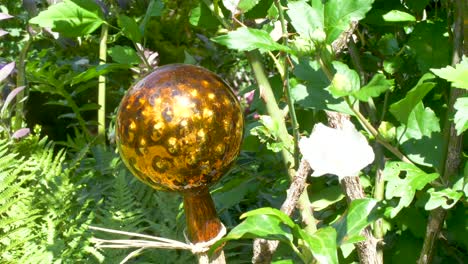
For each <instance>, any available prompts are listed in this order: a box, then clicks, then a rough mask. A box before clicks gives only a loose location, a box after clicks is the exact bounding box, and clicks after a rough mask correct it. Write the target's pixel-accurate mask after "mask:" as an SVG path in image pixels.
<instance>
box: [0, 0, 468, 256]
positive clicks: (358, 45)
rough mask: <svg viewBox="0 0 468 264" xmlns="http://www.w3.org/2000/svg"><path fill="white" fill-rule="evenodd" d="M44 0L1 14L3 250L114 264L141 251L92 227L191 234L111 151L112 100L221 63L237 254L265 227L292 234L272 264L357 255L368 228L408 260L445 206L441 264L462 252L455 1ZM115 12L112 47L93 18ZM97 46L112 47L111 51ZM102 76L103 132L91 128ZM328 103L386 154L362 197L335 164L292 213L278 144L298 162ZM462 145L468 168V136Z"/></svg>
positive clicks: (224, 216)
mask: <svg viewBox="0 0 468 264" xmlns="http://www.w3.org/2000/svg"><path fill="white" fill-rule="evenodd" d="M39 2H40V1H22V2H21V1H6V2H5V3H3V2H2V3H1V4H0V13H2V14H10V15H11V16H13V18H11V17H9V16H8V17H9V19H5V20H1V21H0V23H1V24H0V27H1V29H0V38H2V39H1V41H0V81H1V85H0V92H1V96H0V98H1V99H0V105H1V108H0V122H1V126H2V128H1V129H2V131H1V132H0V230H1V231H0V258H1V259H2V261H3V260H6V262H7V263H71V262H70V261H72V262H73V263H119V262H120V261H122V260H123V259H124V258H125V257H126V256H127V255H128V254H129V253H130V252H131V250H127V249H97V248H95V247H94V245H93V244H92V243H91V238H92V237H93V236H95V237H99V238H112V239H113V238H120V237H119V236H114V235H109V234H107V233H102V232H90V231H89V230H88V228H87V227H88V226H89V225H95V226H100V227H107V228H114V229H119V230H123V231H130V232H140V233H145V234H150V235H156V236H164V237H168V238H173V239H178V240H184V238H183V234H182V233H183V226H184V219H183V217H181V215H182V211H181V207H180V203H181V199H180V197H179V196H177V195H176V194H169V193H160V192H154V191H153V190H152V189H150V188H149V187H147V186H145V185H144V184H142V183H140V182H139V181H137V180H136V179H134V178H133V177H132V175H131V174H130V173H129V172H128V171H127V170H126V169H125V167H124V165H123V164H122V163H121V162H120V159H119V157H118V155H117V153H116V152H115V136H114V132H113V131H112V124H113V123H114V122H115V121H114V118H115V116H114V115H115V109H116V107H117V106H118V104H119V102H120V99H121V97H122V95H123V94H124V92H125V91H126V89H127V88H128V87H129V86H130V85H131V84H132V83H135V80H136V79H138V77H139V76H141V75H143V74H145V73H146V72H147V71H149V70H151V69H152V68H153V67H157V66H159V65H163V64H168V63H181V62H184V63H191V64H197V65H202V66H204V67H207V68H209V69H211V70H213V71H215V72H217V73H218V74H219V75H220V76H222V77H223V78H224V79H226V82H227V83H229V84H231V85H232V86H233V87H234V88H235V90H236V94H237V95H238V96H239V98H241V101H242V104H243V106H245V122H246V128H247V129H246V133H245V135H246V137H245V139H244V142H243V145H242V147H243V149H242V151H241V153H240V156H239V159H238V161H237V163H236V164H235V165H234V166H233V168H232V170H231V171H230V172H229V173H228V175H226V176H225V177H224V178H222V179H221V181H220V183H218V184H216V185H215V186H213V188H212V190H213V192H212V194H213V197H214V200H215V203H216V207H217V209H218V212H219V215H220V218H221V220H222V222H223V223H224V224H225V226H226V227H227V228H228V230H230V232H229V233H228V235H227V236H226V237H225V238H224V239H223V240H222V241H221V242H219V243H223V242H226V241H227V243H226V244H225V247H224V251H225V255H226V257H227V262H228V263H249V262H250V261H251V257H252V256H251V254H252V244H251V239H253V238H257V237H262V238H266V239H278V240H280V241H281V243H280V247H279V249H278V251H277V253H276V254H275V255H274V256H273V260H272V263H300V262H301V261H302V262H305V263H312V262H318V263H356V262H358V261H360V260H359V257H358V256H357V254H356V252H354V243H356V242H359V241H362V239H363V236H362V234H361V231H362V230H363V229H364V228H369V229H372V230H373V232H374V235H375V236H376V237H377V238H378V239H379V240H380V241H382V243H383V244H384V245H385V246H384V248H383V254H384V262H385V263H414V262H415V261H416V260H417V259H418V258H419V255H420V251H421V248H422V244H423V239H425V235H426V234H425V230H426V225H427V223H428V216H429V214H430V211H429V210H433V209H436V208H442V209H444V210H446V212H447V218H446V221H445V222H444V223H442V226H443V229H442V232H443V233H442V234H443V237H444V240H443V241H439V243H438V244H436V245H437V246H436V247H435V253H434V259H435V260H434V261H435V262H440V263H456V262H457V261H458V262H466V261H465V260H466V255H467V251H466V248H467V245H468V240H467V237H468V233H467V228H466V227H467V224H468V222H467V219H468V217H467V210H466V201H467V200H466V197H467V194H468V184H467V180H468V179H467V176H466V175H468V173H467V170H468V165H467V166H466V168H465V171H464V172H462V170H461V169H459V170H458V171H457V172H455V173H454V175H442V174H443V173H444V171H445V170H444V168H445V167H446V164H448V162H450V161H451V160H448V159H451V157H452V156H453V155H448V153H446V151H447V145H448V141H449V140H451V139H450V135H449V130H448V128H449V127H450V126H451V125H454V126H455V128H456V130H457V134H458V135H462V133H463V132H465V131H466V130H467V129H468V100H467V97H459V98H458V99H457V100H456V101H451V100H450V96H451V94H453V89H452V88H451V87H450V86H452V87H454V88H461V89H467V87H468V85H467V83H466V78H465V76H466V70H467V61H468V60H467V59H466V57H464V58H463V59H462V61H461V62H460V63H458V64H456V65H452V66H450V65H449V63H450V61H451V56H452V54H454V53H455V52H456V51H455V50H454V48H453V47H454V45H453V39H454V38H453V37H454V34H455V31H454V30H455V29H456V27H457V26H456V23H454V20H453V19H454V16H455V14H456V13H457V12H453V8H455V7H454V5H453V3H452V2H450V1H449V2H443V1H442V4H441V3H439V2H438V1H428V0H417V1H396V0H394V1H384V0H375V1H372V0H330V1H319V0H312V1H303V0H300V1H272V0H241V1H228V0H223V1H198V0H190V1H186V0H183V1H182V0H177V1H169V0H149V1H143V0H135V1H92V0H64V1H61V2H60V3H57V4H53V5H50V6H47V4H46V1H42V2H41V3H40V4H37V3H39ZM455 2H456V1H455ZM96 3H99V4H96ZM465 20H466V17H465ZM355 23H358V24H357V25H356V26H355V28H353V31H352V32H351V31H350V29H351V25H355ZM103 25H105V27H104V28H106V27H108V31H107V33H108V38H107V41H106V43H103V42H102V40H103V38H102V34H101V35H100V32H99V30H97V29H99V28H100V27H101V26H103ZM282 26H284V28H283V27H282ZM39 27H41V28H43V30H39ZM48 28H50V29H48ZM2 30H5V31H6V32H7V33H8V34H5V35H3V34H4V32H3V31H2ZM51 30H52V31H51ZM283 30H285V31H284V32H283ZM348 31H349V32H348ZM54 32H56V33H58V34H55V33H54ZM343 33H349V35H347V36H346V38H343V37H344V35H343ZM350 40H352V42H350ZM341 42H346V43H341ZM100 43H101V45H104V44H105V46H106V47H107V54H108V55H109V58H108V59H107V61H106V62H105V63H103V62H102V56H101V55H102V54H100V53H99V50H98V46H99V45H100ZM340 44H343V45H341V46H340ZM345 44H347V45H345ZM257 50H258V51H260V52H261V53H260V55H261V56H262V57H259V59H258V60H257V61H256V63H257V65H260V64H263V65H262V66H263V69H264V71H265V77H266V78H265V80H263V81H264V82H266V83H269V84H270V86H271V87H272V90H273V91H272V92H273V93H274V98H275V100H276V102H278V105H277V108H279V109H280V110H279V111H280V113H279V114H278V113H271V109H272V105H271V104H272V103H271V101H269V98H266V96H265V89H266V88H265V85H264V83H263V84H262V83H260V84H258V83H257V82H256V81H257V80H255V77H256V74H257V72H256V71H258V68H254V67H252V66H251V63H252V61H251V60H252V59H251V58H252V56H251V55H252V54H253V53H255V52H256V51H257ZM245 53H247V54H248V56H245ZM23 64H26V65H25V66H22V65H23ZM13 66H15V67H14V68H15V71H13ZM22 72H24V74H21V73H22ZM16 74H18V75H16ZM102 75H105V76H106V100H105V101H106V102H105V106H106V109H107V110H106V111H107V112H106V118H107V119H106V121H107V122H109V123H110V124H111V125H110V129H109V130H108V131H107V134H108V135H109V138H108V142H104V141H97V140H96V139H95V134H96V126H97V121H96V120H97V119H96V117H95V112H96V111H97V109H98V108H100V109H103V108H101V106H104V105H98V104H97V103H96V102H97V101H98V100H97V98H96V92H95V90H96V87H97V86H98V77H99V76H102ZM436 76H437V77H439V78H437V77H436ZM440 78H441V79H440ZM101 79H102V78H101ZM442 79H443V80H442ZM18 80H19V81H18ZM21 80H23V81H24V83H23V84H18V82H21ZM18 86H19V87H20V88H16V87H18ZM23 86H24V87H25V88H24V90H22V89H23V88H21V87H23ZM15 88H16V89H15ZM20 93H21V94H22V93H24V94H25V95H26V97H24V98H27V99H25V101H24V105H23V106H21V103H22V102H18V100H17V97H15V96H14V95H15V94H20ZM18 98H19V97H18ZM101 99H102V98H101ZM101 102H102V101H101ZM275 107H276V106H275ZM17 109H19V110H20V111H19V112H18V113H17V112H16V111H17ZM451 109H454V111H453V112H452V110H451ZM326 111H333V112H339V113H345V114H349V115H352V118H351V120H352V121H353V122H354V123H355V125H356V128H358V129H361V132H363V134H364V135H365V136H366V137H367V138H368V139H369V141H371V142H369V143H371V144H372V145H374V144H375V145H377V146H379V147H377V148H376V153H375V154H376V160H375V162H374V164H372V165H370V166H369V167H368V168H365V169H364V170H363V171H362V173H361V175H359V176H360V181H361V185H362V188H363V191H364V195H365V197H367V198H365V199H359V200H355V201H353V202H351V203H350V204H348V203H347V201H346V199H344V198H345V194H344V193H343V191H342V186H340V183H339V182H338V181H337V180H336V177H329V176H323V177H320V178H308V179H307V188H306V192H307V194H308V198H309V201H307V203H305V204H306V208H310V209H311V211H313V213H312V214H310V213H309V212H308V213H307V214H305V213H304V212H306V211H305V210H301V211H300V213H294V214H293V215H292V216H291V217H289V216H286V215H284V214H283V213H282V212H280V211H279V210H277V209H273V208H279V207H280V206H281V205H282V203H283V201H284V199H285V198H286V193H287V192H286V190H287V188H288V187H289V184H290V175H288V169H289V172H291V171H293V170H291V169H297V168H287V166H284V165H285V164H284V162H283V161H284V155H285V153H286V155H291V157H292V159H291V160H297V161H299V160H300V158H301V155H300V153H299V152H298V151H293V149H294V147H293V145H292V142H293V140H292V139H293V138H294V140H295V141H296V142H294V145H297V140H298V139H299V138H300V137H301V136H305V135H308V134H310V133H311V130H312V129H313V127H314V125H315V124H317V123H320V122H321V123H324V122H326V121H327V116H326V114H327V112H326ZM21 112H23V113H26V114H25V120H26V121H27V122H24V123H22V124H21V125H22V126H21V127H29V128H32V127H34V125H36V124H42V131H41V132H40V131H39V130H36V133H35V135H32V136H29V137H25V138H17V139H15V138H13V137H12V135H13V133H14V131H11V130H12V129H11V125H10V124H11V123H12V122H14V121H15V120H16V119H17V116H21ZM283 117H284V118H283ZM359 125H361V126H359ZM283 126H284V127H286V129H285V130H286V132H285V134H286V135H284V134H281V133H283V132H284V131H281V130H282V129H281V128H282V127H283ZM376 131H377V132H376ZM40 133H41V134H42V135H41V136H39V134H40ZM288 133H289V134H288ZM43 135H49V139H47V138H46V137H43ZM282 139H283V140H282ZM284 141H288V142H284ZM459 143H460V145H461V148H462V150H461V152H462V153H460V154H459V155H460V157H459V158H460V160H461V162H462V164H463V163H465V164H467V163H466V157H467V154H466V146H467V144H466V143H467V142H466V139H465V141H464V142H459ZM285 149H288V150H291V151H290V152H288V151H284V150H285ZM404 158H408V159H409V160H410V161H411V162H413V163H414V164H408V163H403V162H402V161H401V160H400V159H404ZM380 161H385V169H384V170H383V176H382V177H380V176H379V174H378V172H379V170H380V168H381V167H379V166H381V165H379V164H378V163H379V162H380ZM296 165H297V164H296ZM439 176H440V177H439ZM382 178H383V179H382ZM369 197H374V198H375V199H371V198H369ZM377 200H380V201H377ZM302 202H304V201H302ZM382 211H384V212H385V214H383V213H382ZM245 212H247V213H245ZM308 217H310V218H312V219H308ZM376 219H379V221H378V222H375V220H376ZM308 221H309V222H308ZM307 223H309V226H308V225H307ZM310 223H313V224H312V225H310ZM315 223H316V225H315ZM380 223H382V224H380ZM315 230H316V231H315ZM192 262H195V259H194V257H193V256H191V255H190V254H189V253H187V252H179V251H169V250H149V249H148V250H144V251H142V252H140V253H139V254H137V255H135V256H133V257H132V258H131V259H130V260H129V263H192Z"/></svg>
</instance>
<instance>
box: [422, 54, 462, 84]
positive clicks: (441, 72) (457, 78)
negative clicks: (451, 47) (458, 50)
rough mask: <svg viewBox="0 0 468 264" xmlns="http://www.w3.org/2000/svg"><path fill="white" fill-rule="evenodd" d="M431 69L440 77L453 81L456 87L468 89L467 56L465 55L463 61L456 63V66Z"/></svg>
mask: <svg viewBox="0 0 468 264" xmlns="http://www.w3.org/2000/svg"><path fill="white" fill-rule="evenodd" d="M431 71H432V72H433V73H434V74H435V75H437V76H439V77H440V78H444V79H446V80H447V81H449V82H451V83H452V85H453V86H455V87H458V88H463V89H468V78H467V76H468V57H466V56H463V59H462V61H461V62H460V63H459V64H456V65H455V68H454V67H452V66H447V67H445V68H442V69H431Z"/></svg>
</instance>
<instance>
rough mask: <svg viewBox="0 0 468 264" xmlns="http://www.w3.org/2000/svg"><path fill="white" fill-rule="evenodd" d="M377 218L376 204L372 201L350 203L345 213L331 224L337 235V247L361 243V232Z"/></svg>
mask: <svg viewBox="0 0 468 264" xmlns="http://www.w3.org/2000/svg"><path fill="white" fill-rule="evenodd" d="M378 217H379V214H378V210H377V202H376V201H375V200H374V199H357V200H354V201H352V202H351V204H350V205H349V209H348V211H347V213H346V214H345V215H343V216H342V217H341V218H340V219H339V220H338V221H336V222H335V223H333V227H334V228H335V229H336V232H337V234H338V235H337V239H336V240H337V243H338V245H342V244H347V243H355V242H358V241H361V240H362V236H361V231H362V230H363V229H364V228H365V227H366V226H368V225H369V224H371V223H372V222H374V221H375V220H377V218H378Z"/></svg>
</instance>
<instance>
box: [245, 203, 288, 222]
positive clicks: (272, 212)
mask: <svg viewBox="0 0 468 264" xmlns="http://www.w3.org/2000/svg"><path fill="white" fill-rule="evenodd" d="M254 215H269V216H274V217H276V218H278V219H279V220H281V222H282V223H284V224H286V225H287V226H289V227H294V226H295V224H294V222H293V221H292V220H291V218H289V216H288V215H286V214H285V213H283V212H281V211H280V210H278V209H276V208H271V207H264V208H259V209H255V210H252V211H248V212H247V213H244V214H242V215H241V217H240V218H241V219H243V218H246V217H250V216H254Z"/></svg>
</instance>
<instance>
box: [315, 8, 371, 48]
mask: <svg viewBox="0 0 468 264" xmlns="http://www.w3.org/2000/svg"><path fill="white" fill-rule="evenodd" d="M317 2H319V1H318V0H317ZM373 2H374V0H346V1H343V0H330V1H326V2H325V10H324V12H325V16H324V19H325V20H324V22H325V23H324V24H325V32H326V33H327V43H332V42H333V41H334V40H336V39H337V38H338V37H339V36H340V34H341V33H343V31H345V30H346V29H348V28H349V25H350V23H351V22H352V21H359V20H361V19H363V18H364V17H365V16H366V13H367V12H368V11H369V10H370V9H371V7H372V3H373Z"/></svg>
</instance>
